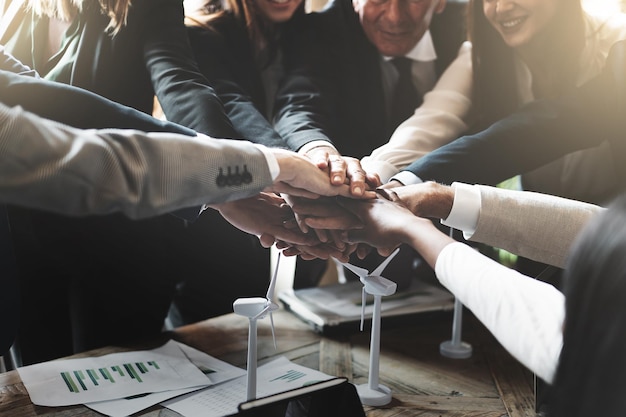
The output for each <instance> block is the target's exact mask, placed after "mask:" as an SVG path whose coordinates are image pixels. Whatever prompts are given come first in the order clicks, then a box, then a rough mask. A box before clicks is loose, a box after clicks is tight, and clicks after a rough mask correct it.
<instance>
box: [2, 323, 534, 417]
mask: <svg viewBox="0 0 626 417" xmlns="http://www.w3.org/2000/svg"><path fill="white" fill-rule="evenodd" d="M451 317H452V316H451V315H450V314H448V313H442V314H441V315H438V316H436V317H434V318H429V319H428V320H418V321H415V322H411V323H406V324H404V325H395V326H388V327H385V326H384V324H383V332H382V338H381V361H380V383H382V384H385V385H387V386H388V387H389V388H391V389H392V395H393V399H392V402H391V404H389V405H387V406H385V407H378V408H375V407H365V410H366V413H367V416H368V417H391V416H393V417H410V416H420V417H534V416H535V415H536V414H535V412H534V401H535V398H534V391H533V383H532V382H533V375H532V374H531V373H530V372H529V371H528V370H526V369H525V368H524V367H523V366H521V365H520V364H519V363H518V362H517V361H516V360H515V359H513V358H512V357H511V356H510V355H509V354H508V353H507V352H506V351H505V350H504V349H503V348H502V347H501V346H500V345H499V344H498V342H497V341H496V340H495V339H494V338H493V337H492V336H491V335H490V334H489V333H488V332H487V331H486V330H485V329H484V327H483V326H482V325H481V324H480V323H479V322H478V321H477V320H476V319H475V318H473V316H471V315H470V316H467V315H466V317H465V320H464V325H463V340H465V341H467V342H468V343H470V344H471V345H472V348H473V355H472V357H471V358H469V359H449V358H444V357H442V356H441V355H440V354H439V344H440V343H441V342H442V341H444V340H448V339H449V338H450V329H451ZM274 321H275V324H276V339H277V348H276V349H274V344H273V342H272V333H271V329H270V326H269V320H263V321H260V322H259V327H258V343H259V349H258V358H259V363H263V362H265V361H267V360H270V359H272V358H274V357H276V356H280V355H284V356H285V357H287V358H288V359H290V360H292V361H294V362H296V363H299V364H301V365H304V366H307V367H309V368H314V369H319V370H321V371H322V372H325V373H327V374H330V375H336V376H345V377H347V378H348V379H350V381H352V382H353V383H355V384H361V383H367V380H368V374H369V331H368V329H366V331H364V332H359V331H358V325H357V326H355V329H354V330H350V329H348V330H346V331H345V332H342V333H341V334H340V335H338V336H333V337H323V336H322V335H320V334H318V333H315V332H313V331H312V330H311V329H310V328H309V327H308V326H307V325H306V324H304V323H303V322H301V321H300V320H298V319H297V318H296V317H294V316H293V315H291V314H290V313H287V312H285V311H279V312H278V313H277V314H275V315H274ZM247 334H248V321H247V319H245V318H242V317H239V316H236V315H234V314H230V315H226V316H221V317H217V318H213V319H210V320H207V321H203V322H200V323H197V324H193V325H190V326H185V327H181V328H179V329H176V330H175V331H173V332H171V333H168V334H165V335H164V337H163V340H159V341H152V342H150V343H146V344H145V346H142V347H141V348H150V347H156V346H158V345H159V344H160V343H162V342H163V341H164V340H166V339H167V338H174V339H175V340H179V341H181V342H183V343H186V344H188V345H190V346H192V347H195V348H197V349H199V350H202V351H204V352H206V353H208V354H210V355H212V356H215V357H217V358H220V359H223V360H225V361H227V362H229V363H232V364H234V365H236V366H240V367H242V368H243V367H245V362H246V351H247ZM131 348H132V347H106V348H103V349H98V350H96V351H91V352H87V353H85V354H83V355H79V356H86V355H91V356H98V355H102V354H106V353H111V352H119V351H121V350H127V349H131ZM0 416H15V417H27V416H28V417H30V416H57V417H70V416H72V417H73V416H99V414H98V413H95V412H93V411H91V410H89V409H88V408H86V407H83V406H74V407H59V408H47V407H37V406H34V405H33V404H32V403H31V402H30V399H29V397H28V393H27V392H26V390H25V388H24V385H23V384H22V382H21V380H20V378H19V375H18V374H17V372H15V371H12V372H7V373H4V374H0ZM139 416H142V417H168V416H176V413H173V412H169V411H167V410H164V409H161V408H160V407H159V406H155V407H153V408H152V409H149V410H146V411H144V412H142V413H140V414H139Z"/></svg>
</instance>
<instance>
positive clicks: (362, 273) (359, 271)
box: [339, 262, 369, 277]
mask: <svg viewBox="0 0 626 417" xmlns="http://www.w3.org/2000/svg"><path fill="white" fill-rule="evenodd" d="M339 263H340V264H341V265H343V266H345V267H346V268H348V269H349V270H350V271H352V272H354V273H355V274H357V276H359V277H366V276H368V275H369V272H368V271H367V269H365V268H361V267H358V266H354V265H352V264H349V263H344V262H339Z"/></svg>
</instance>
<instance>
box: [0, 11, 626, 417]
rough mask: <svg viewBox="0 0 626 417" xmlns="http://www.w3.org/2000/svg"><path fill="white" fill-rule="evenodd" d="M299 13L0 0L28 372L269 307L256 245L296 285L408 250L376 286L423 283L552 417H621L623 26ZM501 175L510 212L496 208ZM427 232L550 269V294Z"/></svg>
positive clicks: (620, 22)
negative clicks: (433, 281)
mask: <svg viewBox="0 0 626 417" xmlns="http://www.w3.org/2000/svg"><path fill="white" fill-rule="evenodd" d="M305 6H306V5H305V4H304V2H303V0H287V1H271V0H228V1H226V2H225V3H221V2H217V1H210V0H186V1H185V4H184V7H183V3H182V2H181V1H180V0H133V1H132V2H130V1H128V0H99V1H95V0H12V1H10V2H6V1H5V2H2V1H0V12H1V13H2V19H1V20H0V45H1V47H3V49H1V50H0V51H1V52H2V57H1V59H0V120H1V121H2V123H1V124H0V158H1V163H0V172H1V174H2V175H0V202H2V203H3V204H6V205H8V206H7V212H8V216H7V218H8V223H9V226H10V231H11V242H10V243H11V245H12V252H13V254H12V255H14V256H15V260H16V271H17V273H16V276H17V279H18V281H17V283H18V284H19V290H20V291H21V296H20V298H19V300H18V301H19V302H17V303H15V300H14V299H8V300H6V302H4V303H3V306H4V308H5V309H8V310H11V309H15V310H19V311H20V326H19V329H18V330H19V331H18V337H17V340H18V342H19V347H20V351H21V354H22V358H23V360H24V362H25V363H33V362H38V361H41V360H47V359H52V358H55V357H59V356H63V355H67V354H69V353H73V352H77V351H82V350H86V349H90V348H94V347H98V346H102V345H105V344H114V343H122V342H126V341H128V340H132V339H134V338H141V337H146V336H149V335H152V334H156V333H158V332H160V331H161V329H162V326H163V321H164V318H165V317H166V316H168V314H169V316H170V317H177V318H178V320H179V321H178V322H177V324H182V323H186V322H192V321H196V320H201V319H203V318H207V317H210V316H211V315H216V314H222V313H226V312H229V311H231V310H232V301H233V300H234V299H235V298H238V297H240V296H246V295H257V294H262V293H264V289H265V288H266V285H267V277H268V276H269V255H268V248H269V247H270V246H272V245H276V247H277V248H279V249H280V250H282V251H283V253H285V254H287V255H297V256H299V260H298V263H297V266H296V282H303V283H304V285H315V282H316V279H318V278H319V276H320V273H321V272H323V270H324V269H325V268H326V267H327V265H328V264H327V262H326V260H327V259H329V258H338V259H340V260H342V261H347V260H348V259H349V258H351V262H353V261H355V260H356V261H362V262H365V263H366V264H365V265H364V266H367V262H371V263H374V262H378V259H377V258H376V257H380V256H385V255H387V254H389V253H391V251H392V250H394V249H395V248H396V247H398V246H402V251H401V253H402V254H403V255H404V256H400V257H398V261H394V262H395V266H391V265H390V267H391V269H392V272H389V274H392V275H389V276H390V277H391V278H394V276H393V274H405V275H410V274H413V273H415V271H413V269H414V266H415V265H416V260H417V259H419V260H423V261H424V262H425V263H427V264H428V265H429V266H430V267H431V268H432V270H433V271H434V273H435V274H436V276H437V278H438V279H439V280H440V281H441V283H442V284H443V285H444V286H446V287H447V288H448V289H449V290H450V291H451V292H452V293H454V294H455V295H456V296H457V297H458V298H459V299H461V301H463V303H464V304H465V305H466V306H467V307H468V308H469V309H471V310H472V311H473V312H474V314H476V316H477V317H478V318H479V319H480V320H481V321H483V323H485V325H486V326H487V327H488V328H489V329H490V330H491V331H492V332H493V333H494V335H495V336H496V337H497V338H498V339H499V340H500V341H501V342H502V344H503V345H504V346H505V347H506V348H507V349H508V350H509V351H510V352H511V353H512V354H513V355H514V356H515V357H517V358H518V359H519V360H520V361H521V362H522V363H524V364H525V365H527V366H528V367H529V369H531V370H532V371H533V372H535V373H536V374H537V375H538V376H539V377H541V378H542V379H543V380H545V381H546V382H548V383H550V384H553V385H554V389H553V390H552V393H553V395H552V396H551V398H550V415H551V416H566V415H567V416H577V415H580V416H583V415H590V414H594V413H595V414H597V413H601V414H603V415H621V414H623V412H624V410H626V404H624V405H622V404H621V401H622V400H621V398H622V396H621V395H619V393H620V392H621V391H623V389H624V387H625V386H626V384H625V383H622V382H621V379H620V377H619V374H620V370H621V369H622V368H620V367H619V357H620V352H621V349H623V347H624V343H623V342H622V341H621V340H620V338H619V335H620V334H621V331H620V330H621V329H620V324H621V313H620V312H619V310H618V309H617V306H618V305H621V304H619V299H618V297H619V296H621V292H620V288H621V287H620V282H621V281H622V280H621V275H622V274H623V272H622V271H623V268H621V264H620V262H621V259H622V256H620V255H621V254H622V253H623V248H622V246H623V245H624V242H626V240H625V239H624V236H626V235H625V234H624V233H625V232H626V231H624V230H623V220H624V217H626V204H625V203H624V200H623V199H620V200H617V202H616V203H615V204H613V205H612V206H611V208H609V209H608V210H606V209H604V208H602V207H605V206H607V205H608V204H609V202H610V201H612V200H613V199H614V198H616V197H618V196H619V195H620V194H621V193H622V191H623V185H622V181H621V180H620V179H621V178H624V174H626V172H624V170H625V168H624V166H625V165H624V156H626V148H625V147H626V145H625V143H626V138H625V135H626V117H624V116H626V107H625V105H626V104H625V103H626V42H625V41H626V15H623V14H621V13H614V14H612V15H608V16H597V15H592V14H590V13H589V12H586V11H585V10H584V9H583V7H582V4H581V1H580V0H468V1H467V2H464V1H461V2H458V1H451V0H448V1H446V0H330V1H329V3H328V4H327V5H326V6H325V7H324V8H323V9H322V10H320V11H314V12H307V11H305ZM155 97H156V100H155ZM155 102H156V103H158V107H159V108H160V109H161V110H162V112H163V114H164V116H165V119H166V120H167V121H163V120H159V119H156V118H154V117H152V116H151V115H152V114H153V112H154V109H155ZM251 142H254V143H251ZM517 175H519V176H521V186H522V189H523V190H526V191H525V192H524V191H509V190H502V189H498V188H494V187H492V186H494V185H496V184H498V183H500V182H501V181H503V180H506V179H508V178H511V177H514V176H517ZM452 183H454V184H453V185H452V186H446V185H443V184H452ZM469 184H480V186H472V185H469ZM529 191H535V192H540V193H542V194H538V193H533V192H529ZM432 219H441V220H442V222H443V224H444V225H446V226H449V227H452V228H456V229H460V230H463V231H464V236H465V237H466V238H468V239H471V240H475V241H477V242H481V243H484V244H487V245H490V246H494V247H498V248H503V249H507V250H510V251H511V252H513V253H516V254H519V255H520V256H523V257H526V258H528V259H531V260H534V261H537V262H540V263H542V264H549V265H554V266H556V267H558V268H564V269H565V281H564V282H565V289H564V291H563V292H561V291H560V290H558V289H555V288H554V287H553V286H550V285H549V284H546V283H542V282H541V281H536V280H534V279H532V278H529V277H527V276H525V275H523V274H521V273H519V272H516V271H513V270H511V269H508V268H505V267H504V266H502V265H499V264H497V263H496V262H495V261H493V260H491V259H488V258H486V257H484V256H482V255H481V254H480V253H478V252H476V251H474V250H470V249H468V248H467V246H466V245H464V244H463V243H459V242H455V241H454V240H452V239H451V238H450V237H449V236H448V235H447V234H446V233H444V232H441V231H440V228H439V227H437V226H436V223H434V222H433V221H432ZM2 220H3V219H2ZM233 226H234V227H233ZM583 229H584V232H582V233H581V230H583ZM0 230H2V229H0ZM574 242H576V243H574ZM0 243H2V242H1V241H0ZM2 247H3V246H2V245H0V248H2ZM570 248H573V249H572V251H571V252H570ZM568 254H569V255H568ZM242 260H245V261H242ZM320 260H321V261H320ZM6 276H7V274H5V277H6ZM9 284H11V283H9ZM7 288H8V287H7ZM494 291H497V294H495V293H494ZM563 294H564V295H563ZM11 303H13V304H11ZM616 316H619V317H616ZM2 317H3V320H7V317H11V318H12V319H14V318H15V317H16V315H15V314H2ZM624 318H626V315H625V316H624ZM598 323H600V325H598ZM3 327H4V328H7V329H14V328H15V324H14V323H8V324H7V325H6V326H3ZM520 332H523V335H524V337H520ZM10 333H11V332H6V333H3V339H2V341H3V342H4V343H3V346H2V348H5V350H6V348H7V347H8V346H10V344H11V343H12V342H13V340H14V338H13V336H14V335H13V334H10ZM42 340H45V341H46V342H45V343H42ZM581 362H584V366H581ZM574 399H579V400H574Z"/></svg>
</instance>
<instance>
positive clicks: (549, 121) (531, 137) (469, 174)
mask: <svg viewBox="0 0 626 417" xmlns="http://www.w3.org/2000/svg"><path fill="white" fill-rule="evenodd" d="M610 86H611V83H610V82H608V81H607V76H606V74H604V75H603V76H602V77H600V78H597V79H594V80H593V81H591V82H589V83H588V84H586V85H585V86H583V87H581V88H580V89H578V90H576V91H575V92H574V93H572V94H571V95H570V96H567V97H563V98H561V99H559V100H544V101H535V102H533V103H530V104H529V105H527V106H526V107H524V108H523V109H521V110H520V111H518V112H516V113H514V114H512V115H511V116H509V117H507V118H505V119H502V120H500V121H498V122H496V123H495V124H493V125H492V126H490V127H489V128H488V129H486V130H484V131H482V132H480V133H478V134H475V135H470V136H464V137H462V138H459V139H457V140H455V141H454V142H451V143H449V144H448V145H445V146H443V147H441V148H439V149H437V150H435V151H433V152H431V153H430V154H428V155H426V156H424V157H423V158H421V159H419V160H418V161H416V162H414V163H413V164H411V165H410V166H409V167H407V168H406V169H407V170H408V171H411V172H412V173H413V174H415V175H417V176H418V177H419V178H421V179H422V180H434V181H439V182H443V183H446V184H450V183H452V182H453V181H461V182H466V183H469V184H474V183H478V184H487V185H495V184H497V183H499V182H501V181H503V180H505V179H507V178H510V177H512V176H515V175H518V174H523V173H525V172H528V171H530V170H533V169H536V168H539V167H541V166H543V165H545V164H547V163H549V162H551V161H554V160H555V159H557V158H559V157H561V156H563V155H566V154H568V153H571V152H574V151H577V150H580V149H586V148H589V147H594V146H597V145H599V144H600V143H601V142H602V141H604V140H606V139H611V135H613V136H614V135H616V134H621V130H620V128H618V126H619V118H620V117H622V115H620V114H619V111H618V109H619V107H618V106H617V104H616V97H615V91H611V87H610ZM557 138H563V140H556V139H557Z"/></svg>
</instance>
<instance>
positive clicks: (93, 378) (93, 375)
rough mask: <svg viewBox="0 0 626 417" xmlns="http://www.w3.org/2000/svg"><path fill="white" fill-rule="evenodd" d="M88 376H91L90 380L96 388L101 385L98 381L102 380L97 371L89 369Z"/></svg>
mask: <svg viewBox="0 0 626 417" xmlns="http://www.w3.org/2000/svg"><path fill="white" fill-rule="evenodd" d="M87 375H89V379H91V382H93V384H94V385H95V386H98V385H99V384H98V380H99V379H100V377H99V376H98V374H97V373H96V371H94V370H93V369H87Z"/></svg>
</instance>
